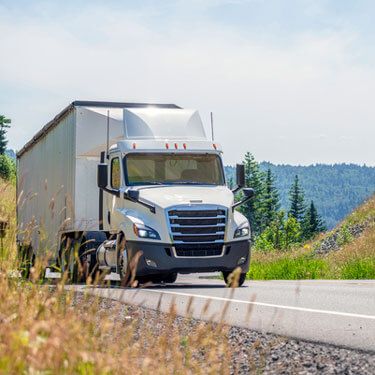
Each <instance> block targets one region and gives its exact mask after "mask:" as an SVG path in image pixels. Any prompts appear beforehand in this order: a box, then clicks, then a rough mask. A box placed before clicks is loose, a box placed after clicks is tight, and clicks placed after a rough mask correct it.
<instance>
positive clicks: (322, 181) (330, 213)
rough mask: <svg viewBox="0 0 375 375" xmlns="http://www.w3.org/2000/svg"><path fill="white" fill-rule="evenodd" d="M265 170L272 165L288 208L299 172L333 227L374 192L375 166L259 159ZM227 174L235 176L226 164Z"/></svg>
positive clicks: (305, 185) (281, 194) (323, 215)
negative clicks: (290, 194)
mask: <svg viewBox="0 0 375 375" xmlns="http://www.w3.org/2000/svg"><path fill="white" fill-rule="evenodd" d="M260 167H261V169H262V170H263V171H266V170H267V169H268V168H270V169H271V171H272V172H273V174H274V175H275V177H276V187H277V189H278V191H279V194H280V201H281V205H282V207H283V208H284V209H286V210H288V208H289V199H288V192H289V189H290V186H291V185H292V183H293V179H294V177H295V175H298V176H299V180H300V182H301V185H302V187H303V189H304V191H305V198H306V201H307V202H309V201H310V200H311V199H312V200H314V202H315V204H316V207H317V209H318V211H319V213H320V214H321V216H322V217H323V219H324V221H325V223H326V226H327V228H332V227H334V226H335V225H336V224H337V223H338V222H339V221H340V220H342V219H343V218H344V217H345V216H346V215H347V214H348V213H349V212H351V211H352V210H353V209H354V208H355V207H357V206H358V205H359V204H361V203H362V202H363V201H364V200H365V199H366V198H368V197H370V196H371V195H372V194H373V193H374V192H375V167H367V166H359V165H355V164H334V165H326V164H317V165H310V166H292V165H274V164H272V163H268V162H262V163H260ZM225 171H226V174H227V177H228V178H232V179H233V180H235V168H234V167H232V166H226V167H225Z"/></svg>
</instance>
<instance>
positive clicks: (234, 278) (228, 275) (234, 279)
mask: <svg viewBox="0 0 375 375" xmlns="http://www.w3.org/2000/svg"><path fill="white" fill-rule="evenodd" d="M222 274H223V278H224V281H225V284H227V286H228V287H229V288H237V287H240V286H242V285H243V283H244V282H245V280H246V273H240V274H239V273H237V272H236V271H233V272H222Z"/></svg>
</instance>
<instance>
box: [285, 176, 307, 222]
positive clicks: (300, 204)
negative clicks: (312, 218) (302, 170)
mask: <svg viewBox="0 0 375 375" xmlns="http://www.w3.org/2000/svg"><path fill="white" fill-rule="evenodd" d="M304 195H305V194H304V192H303V189H302V187H301V185H300V183H299V179H298V175H296V176H295V177H294V182H293V185H292V187H291V188H290V190H289V201H290V210H289V213H288V214H289V215H290V216H292V217H294V218H295V219H296V220H297V221H298V222H299V223H302V221H303V217H304V213H305V197H304Z"/></svg>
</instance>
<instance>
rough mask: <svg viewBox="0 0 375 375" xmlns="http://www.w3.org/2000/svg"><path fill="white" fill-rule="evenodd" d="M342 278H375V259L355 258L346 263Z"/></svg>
mask: <svg viewBox="0 0 375 375" xmlns="http://www.w3.org/2000/svg"><path fill="white" fill-rule="evenodd" d="M341 278H342V279H375V260H374V259H368V258H367V259H354V260H352V261H350V262H348V263H347V264H345V265H344V266H343V268H342V271H341Z"/></svg>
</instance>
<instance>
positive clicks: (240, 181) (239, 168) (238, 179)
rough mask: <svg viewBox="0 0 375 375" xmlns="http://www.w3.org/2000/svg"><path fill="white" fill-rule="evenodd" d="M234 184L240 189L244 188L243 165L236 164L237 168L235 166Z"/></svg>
mask: <svg viewBox="0 0 375 375" xmlns="http://www.w3.org/2000/svg"><path fill="white" fill-rule="evenodd" d="M236 184H237V186H238V187H240V188H242V187H244V186H245V166H244V164H237V166H236Z"/></svg>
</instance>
